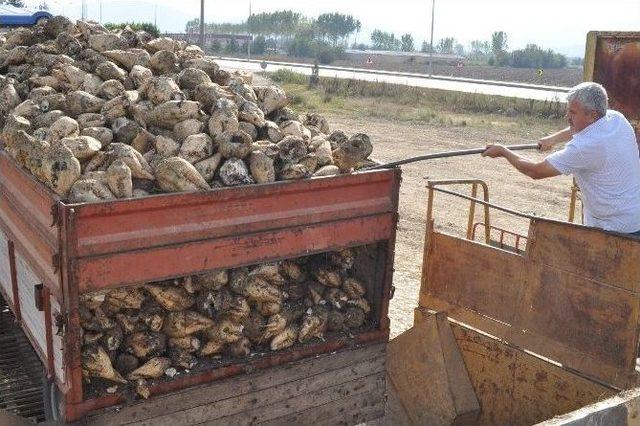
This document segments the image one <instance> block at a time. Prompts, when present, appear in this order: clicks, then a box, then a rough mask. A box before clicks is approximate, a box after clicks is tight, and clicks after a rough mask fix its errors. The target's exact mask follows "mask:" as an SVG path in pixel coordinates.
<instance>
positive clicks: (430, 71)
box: [429, 0, 436, 77]
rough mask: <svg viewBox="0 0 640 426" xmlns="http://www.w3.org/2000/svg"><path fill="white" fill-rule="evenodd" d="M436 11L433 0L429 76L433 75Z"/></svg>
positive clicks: (434, 0) (433, 0) (432, 0)
mask: <svg viewBox="0 0 640 426" xmlns="http://www.w3.org/2000/svg"><path fill="white" fill-rule="evenodd" d="M435 12H436V0H431V45H430V47H429V77H431V76H432V75H433V22H434V18H435Z"/></svg>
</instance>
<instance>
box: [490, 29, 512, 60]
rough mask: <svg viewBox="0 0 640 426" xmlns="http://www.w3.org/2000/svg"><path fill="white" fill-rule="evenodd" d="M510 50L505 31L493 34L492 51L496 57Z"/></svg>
mask: <svg viewBox="0 0 640 426" xmlns="http://www.w3.org/2000/svg"><path fill="white" fill-rule="evenodd" d="M508 48H509V46H508V43H507V33H505V32H504V31H495V32H494V33H493V34H491V50H492V51H493V54H494V56H496V57H497V56H499V55H500V54H501V53H504V52H506V51H507V49H508Z"/></svg>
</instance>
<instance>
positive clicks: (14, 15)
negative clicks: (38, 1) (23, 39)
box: [0, 5, 53, 27]
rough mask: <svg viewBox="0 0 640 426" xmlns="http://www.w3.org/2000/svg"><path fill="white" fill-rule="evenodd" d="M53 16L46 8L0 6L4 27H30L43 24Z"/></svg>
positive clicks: (0, 22) (0, 15)
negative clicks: (29, 8) (32, 8)
mask: <svg viewBox="0 0 640 426" xmlns="http://www.w3.org/2000/svg"><path fill="white" fill-rule="evenodd" d="M51 18H53V15H52V14H50V13H49V12H46V11H44V10H38V11H32V10H27V9H22V8H19V7H13V6H9V5H2V6H1V7H0V26H2V27H21V26H22V27H28V26H31V25H36V24H42V23H44V22H46V21H48V20H49V19H51Z"/></svg>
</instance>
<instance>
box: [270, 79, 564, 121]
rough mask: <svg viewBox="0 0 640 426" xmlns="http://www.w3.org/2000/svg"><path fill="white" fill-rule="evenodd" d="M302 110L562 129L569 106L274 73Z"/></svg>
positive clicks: (404, 119)
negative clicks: (560, 124) (314, 81)
mask: <svg viewBox="0 0 640 426" xmlns="http://www.w3.org/2000/svg"><path fill="white" fill-rule="evenodd" d="M270 77H271V79H272V80H273V81H275V82H276V83H279V84H281V85H282V86H283V88H284V89H285V91H286V92H287V94H288V95H289V97H290V98H291V104H292V107H293V108H295V109H297V110H308V111H315V112H325V113H327V112H332V113H340V114H348V115H351V116H356V117H358V116H359V117H362V116H367V117H372V118H385V119H391V120H400V121H409V122H419V123H429V124H433V125H438V126H461V127H465V126H472V127H494V126H495V127H500V128H505V127H512V126H516V127H519V126H528V125H534V124H537V125H539V124H540V122H541V121H542V122H547V123H548V124H549V125H550V128H554V127H557V125H558V121H559V119H560V118H561V117H562V116H563V115H564V109H565V107H564V104H562V103H560V102H558V101H554V102H548V101H547V102H542V101H534V100H527V99H517V98H507V97H503V96H490V95H483V94H476V93H463V92H453V91H448V90H439V89H428V88H421V87H411V86H404V85H397V84H389V83H378V82H367V81H359V80H347V79H337V78H321V79H320V83H319V84H318V85H317V86H315V87H310V86H309V77H308V76H305V75H303V74H300V73H296V72H293V71H289V70H279V71H277V72H275V73H272V74H270Z"/></svg>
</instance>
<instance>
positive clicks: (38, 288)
mask: <svg viewBox="0 0 640 426" xmlns="http://www.w3.org/2000/svg"><path fill="white" fill-rule="evenodd" d="M33 297H34V299H35V300H34V301H35V303H36V309H38V310H39V311H40V312H42V311H44V284H42V283H41V284H36V285H34V286H33Z"/></svg>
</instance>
